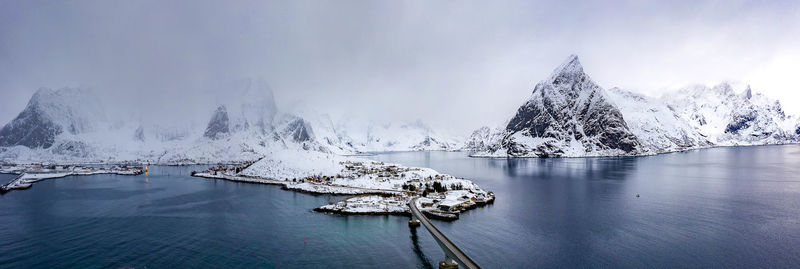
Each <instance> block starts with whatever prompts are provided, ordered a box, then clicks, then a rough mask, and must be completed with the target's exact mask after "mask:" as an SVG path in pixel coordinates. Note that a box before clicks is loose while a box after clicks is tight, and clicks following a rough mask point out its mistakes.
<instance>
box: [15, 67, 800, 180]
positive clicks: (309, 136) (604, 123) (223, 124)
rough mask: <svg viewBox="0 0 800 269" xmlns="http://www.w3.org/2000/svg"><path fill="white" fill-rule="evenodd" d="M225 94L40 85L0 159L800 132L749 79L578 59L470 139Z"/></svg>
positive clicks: (633, 150) (545, 152) (577, 151)
mask: <svg viewBox="0 0 800 269" xmlns="http://www.w3.org/2000/svg"><path fill="white" fill-rule="evenodd" d="M225 92H226V94H225V95H223V96H221V97H218V98H216V99H214V102H213V104H214V105H211V104H212V103H200V104H193V105H205V106H206V109H205V111H207V112H206V113H203V114H202V115H189V116H184V118H177V119H172V120H164V119H160V118H158V117H157V118H153V117H152V116H149V117H143V116H141V115H137V113H135V112H131V113H120V111H119V110H120V109H119V108H117V106H121V107H126V106H128V107H135V103H136V102H137V100H136V99H134V100H114V101H112V102H104V101H101V100H100V99H98V98H97V96H96V94H95V93H94V92H93V91H92V90H89V89H81V88H62V89H58V90H52V89H46V88H42V89H40V90H38V91H37V92H36V93H35V94H34V95H33V96H32V97H31V99H30V101H29V102H28V104H27V106H26V107H25V109H24V110H23V111H22V112H20V113H19V115H18V116H17V117H16V118H15V119H14V120H12V121H11V122H9V123H8V124H6V125H5V126H4V127H3V128H2V129H0V160H3V161H5V162H42V161H45V162H123V161H137V162H150V163H167V164H174V163H216V162H230V161H245V160H253V159H258V158H260V157H261V156H264V155H267V154H270V153H271V152H273V151H274V150H282V149H296V150H304V151H316V152H324V153H331V154H340V155H348V154H360V153H365V152H384V151H412V150H466V151H473V152H474V155H473V156H476V157H585V156H628V155H648V154H657V153H664V152H674V151H681V150H688V149H698V148H705V147H712V146H733V145H762V144H780V143H794V142H798V141H799V139H798V138H799V137H800V121H798V118H797V117H796V116H788V115H786V114H785V113H784V112H783V109H782V108H781V105H780V102H778V101H776V100H772V99H769V98H768V97H765V96H763V95H761V94H759V93H757V92H754V91H753V90H752V89H751V88H750V87H749V86H747V85H739V84H732V83H727V82H723V83H720V84H719V85H716V86H714V87H706V86H698V85H695V86H690V87H686V88H683V89H681V90H679V91H677V92H672V93H668V94H665V95H664V96H663V97H662V98H652V97H648V96H644V95H640V94H636V93H632V92H630V91H626V90H624V89H619V88H611V89H605V88H603V87H602V86H600V85H598V84H597V83H595V82H594V81H593V80H592V79H591V78H590V77H589V76H588V75H587V73H586V72H585V71H584V69H583V66H582V65H581V63H580V60H579V59H578V57H577V56H575V55H572V56H570V57H568V58H567V60H566V61H564V63H563V64H561V65H560V66H559V67H557V68H556V69H555V70H554V71H553V73H552V74H551V75H550V77H548V78H547V79H545V80H543V81H541V82H539V83H538V84H536V86H535V87H534V89H533V91H532V94H531V96H530V97H529V98H528V100H527V101H526V102H525V103H524V104H523V105H522V106H520V107H519V108H518V110H517V112H516V113H515V114H514V115H513V116H512V117H510V119H509V120H508V121H507V122H506V123H504V124H503V126H502V127H496V128H490V127H481V128H479V129H477V130H475V131H474V132H472V134H469V135H468V134H455V135H452V134H446V133H443V132H441V131H440V129H437V128H436V127H435V126H433V127H431V126H428V125H427V124H425V123H424V120H418V121H413V122H394V121H376V120H375V119H374V118H370V116H371V115H350V116H347V117H332V116H331V115H330V114H327V113H326V111H325V107H309V106H302V105H301V106H289V107H288V108H286V109H283V110H281V109H279V106H278V105H277V104H276V101H275V98H274V96H273V92H272V89H271V88H270V86H269V85H268V84H267V83H266V82H264V81H263V80H257V79H248V80H242V81H237V82H235V83H230V84H228V88H225ZM193 100H196V98H194V99H193ZM172 102H173V104H174V106H181V105H184V103H183V102H182V101H181V100H173V101H172ZM131 103H132V104H133V105H131ZM166 103H169V101H167V102H166ZM122 104H126V105H122ZM442 105H443V106H446V105H447V103H446V102H443V104H442ZM109 106H111V107H109ZM110 111H112V112H114V113H110ZM126 114H127V116H125V115H126ZM173 116H174V115H173Z"/></svg>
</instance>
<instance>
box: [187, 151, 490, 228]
mask: <svg viewBox="0 0 800 269" xmlns="http://www.w3.org/2000/svg"><path fill="white" fill-rule="evenodd" d="M320 161H321V162H322V163H323V165H321V167H325V165H324V164H325V161H328V162H330V163H331V166H330V169H322V170H314V171H303V170H302V169H290V168H294V167H293V166H292V164H290V163H286V161H285V159H284V160H282V161H276V162H271V161H270V160H266V161H265V160H261V161H259V162H267V163H268V165H262V166H259V165H255V166H254V165H253V163H246V164H240V165H219V166H214V167H211V168H209V169H208V170H206V171H201V172H192V176H196V177H205V178H214V179H225V180H231V181H238V182H248V183H262V184H273V185H280V186H282V188H283V189H286V190H292V191H298V192H305V193H311V194H334V195H352V196H350V197H347V198H345V199H344V200H341V201H339V202H334V203H330V204H327V205H322V206H320V207H318V208H316V209H314V211H317V212H328V213H336V214H345V215H349V214H355V215H388V214H392V215H410V211H409V207H408V203H409V202H410V201H412V199H413V198H416V197H420V199H418V203H419V206H420V209H421V211H422V212H423V213H424V214H426V215H427V216H428V217H430V218H434V219H440V220H455V219H458V216H459V213H461V212H464V211H466V210H470V209H473V208H475V207H478V206H483V205H486V204H490V203H493V202H494V199H495V196H494V193H492V192H487V191H484V190H482V189H481V188H479V187H478V186H477V185H476V184H474V183H473V182H471V181H469V180H466V179H463V178H457V177H454V176H451V175H446V174H440V173H438V172H436V171H435V170H433V169H430V168H416V167H405V166H402V165H397V164H387V163H384V162H378V161H371V160H365V159H357V158H352V157H350V158H348V157H342V158H341V159H336V160H320ZM278 163H280V164H281V165H284V166H288V167H290V168H287V169H282V170H271V171H267V172H265V171H264V170H262V169H259V167H269V168H270V169H274V168H275V167H276V164H278ZM318 167H319V166H318ZM287 171H290V172H287Z"/></svg>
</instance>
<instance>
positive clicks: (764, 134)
mask: <svg viewBox="0 0 800 269" xmlns="http://www.w3.org/2000/svg"><path fill="white" fill-rule="evenodd" d="M500 137H502V138H500ZM798 141H800V130H798V124H797V120H796V118H793V117H790V116H786V115H785V114H784V112H783V110H782V109H781V106H780V103H779V102H777V101H775V100H772V99H769V98H767V97H764V96H763V95H761V94H757V93H753V92H752V90H751V89H750V87H749V86H747V87H745V88H743V90H742V91H741V92H740V93H737V91H736V90H734V89H733V86H731V84H729V83H722V84H720V85H717V86H715V87H705V86H692V87H687V88H684V89H681V90H680V91H678V92H675V93H669V94H665V95H664V97H662V98H661V99H658V98H651V97H647V96H644V95H640V94H635V93H632V92H629V91H626V90H622V89H619V88H612V89H609V90H605V89H603V88H601V87H600V86H598V85H597V84H596V83H594V82H592V81H591V79H589V77H588V76H587V75H586V74H585V73H584V72H583V67H582V66H581V65H580V62H579V61H578V58H577V57H576V56H574V55H573V56H570V57H569V58H568V59H567V60H566V61H565V62H564V63H563V64H562V65H561V66H559V67H558V68H556V69H555V70H554V71H553V74H552V75H551V76H550V78H548V79H547V80H544V81H542V82H540V83H539V84H537V85H536V87H535V88H534V90H533V94H532V96H531V97H530V98H529V100H528V101H527V102H526V103H525V104H524V105H522V106H521V107H520V108H519V110H518V111H517V113H516V115H514V117H513V118H511V120H510V121H509V122H508V124H507V126H506V127H505V128H504V129H499V130H491V129H489V128H488V127H483V128H481V129H478V130H476V131H475V132H473V134H472V135H471V136H470V137H469V138H468V139H467V142H466V143H465V149H468V150H472V151H475V152H476V153H475V154H474V156H481V157H551V156H563V157H584V156H624V155H647V154H657V153H663V152H674V151H681V150H687V149H697V148H704V147H711V146H730V145H762V144H776V143H793V142H798Z"/></svg>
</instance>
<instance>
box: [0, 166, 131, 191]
mask: <svg viewBox="0 0 800 269" xmlns="http://www.w3.org/2000/svg"><path fill="white" fill-rule="evenodd" d="M145 171H146V168H140V167H126V166H114V167H111V168H94V167H83V166H71V167H60V166H59V167H57V168H41V167H16V166H14V167H10V168H5V167H4V168H2V169H0V173H3V174H18V175H19V176H18V177H16V178H15V179H13V180H11V181H10V182H8V183H6V184H3V185H2V186H0V193H3V194H5V193H6V192H9V191H12V190H24V189H27V188H30V187H31V186H33V184H34V183H36V182H39V181H42V180H45V179H55V178H63V177H68V176H91V175H100V174H115V175H126V176H135V175H141V174H143V173H145Z"/></svg>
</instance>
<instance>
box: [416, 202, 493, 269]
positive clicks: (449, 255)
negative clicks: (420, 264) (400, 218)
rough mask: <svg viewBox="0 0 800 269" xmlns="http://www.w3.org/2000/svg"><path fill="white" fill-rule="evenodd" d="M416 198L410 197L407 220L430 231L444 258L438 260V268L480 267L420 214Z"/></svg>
mask: <svg viewBox="0 0 800 269" xmlns="http://www.w3.org/2000/svg"><path fill="white" fill-rule="evenodd" d="M417 199H419V197H417V198H414V199H411V202H410V203H409V205H408V207H409V208H411V222H409V224H412V223H421V224H422V226H425V229H427V230H428V232H430V233H431V235H432V236H433V239H435V240H436V243H437V244H439V247H441V248H442V250H443V251H444V255H445V260H444V261H441V262H439V268H458V266H462V267H463V268H481V267H480V266H478V264H477V263H475V262H474V261H472V259H470V258H469V256H467V254H465V253H464V251H461V249H459V248H458V246H456V244H455V243H453V241H450V239H448V238H447V236H444V234H443V233H442V232H440V231H439V229H436V227H435V226H433V223H431V221H430V220H428V217H426V216H425V215H424V214H422V211H420V210H419V208H417Z"/></svg>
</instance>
